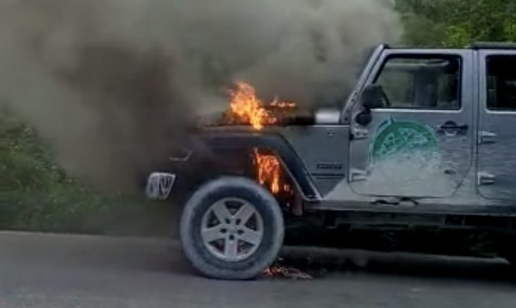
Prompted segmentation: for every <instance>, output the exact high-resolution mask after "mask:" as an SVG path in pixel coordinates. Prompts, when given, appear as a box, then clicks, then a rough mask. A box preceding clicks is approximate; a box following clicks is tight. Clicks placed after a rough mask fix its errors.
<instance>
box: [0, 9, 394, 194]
mask: <svg viewBox="0 0 516 308" xmlns="http://www.w3.org/2000/svg"><path fill="white" fill-rule="evenodd" d="M399 35H400V26H399V21H398V16H397V14H396V13H395V12H394V10H393V9H392V4H389V3H388V1H381V0H312V1H310V0H259V1H258V0H216V1H213V0H3V1H1V3H0V42H2V43H1V47H0V101H1V102H3V103H5V104H7V105H8V106H9V107H10V108H11V109H13V110H14V111H16V112H17V113H19V114H20V115H21V116H22V117H23V118H24V119H25V120H27V121H28V122H29V123H31V124H32V125H34V126H35V127H36V128H37V129H38V131H39V132H40V134H41V136H42V137H43V138H45V139H46V140H47V141H48V142H50V144H51V145H52V146H53V148H54V150H55V152H56V154H57V157H58V159H59V162H60V163H61V165H62V166H63V167H65V168H66V169H67V170H68V172H69V173H70V174H71V175H74V176H79V177H82V178H84V179H86V180H88V181H90V182H91V183H94V184H96V185H97V186H98V187H101V188H107V189H114V188H116V189H126V188H133V187H134V184H135V182H134V179H135V177H137V176H139V173H140V172H142V171H145V170H147V169H148V168H150V167H151V166H152V164H153V163H155V162H156V161H158V160H159V159H162V158H164V157H166V153H167V152H168V151H169V150H170V148H171V147H172V146H173V145H174V144H177V143H179V142H180V138H181V137H182V136H183V132H184V131H185V128H186V127H187V126H188V124H189V123H191V121H193V120H194V119H195V118H196V117H197V116H199V115H201V114H204V113H211V112H218V111H222V110H224V108H226V106H227V97H226V94H227V93H226V90H227V88H228V87H230V86H231V84H232V83H233V81H235V80H244V81H247V82H249V83H251V84H253V85H254V86H256V88H257V90H258V92H259V93H260V95H262V96H264V97H273V96H279V97H280V98H285V99H292V100H295V101H296V102H298V103H299V104H300V105H301V106H304V107H308V106H313V105H316V104H325V103H334V102H336V101H337V100H338V99H340V98H341V97H342V96H343V95H345V93H346V91H347V90H348V89H349V87H350V85H351V84H352V82H353V80H354V76H355V74H356V73H357V69H358V68H359V67H358V63H359V60H361V59H360V56H361V55H362V53H363V52H364V51H365V50H366V49H368V48H370V47H371V46H373V45H375V44H377V43H379V42H384V41H389V42H392V41H395V40H397V39H398V37H399ZM0 104H1V103H0Z"/></svg>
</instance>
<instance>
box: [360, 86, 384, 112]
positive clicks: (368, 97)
mask: <svg viewBox="0 0 516 308" xmlns="http://www.w3.org/2000/svg"><path fill="white" fill-rule="evenodd" d="M360 101H361V103H362V106H363V107H364V108H365V109H366V110H371V109H374V108H381V107H383V106H384V98H383V89H382V86H380V85H377V84H371V85H369V86H367V87H366V88H365V89H364V91H362V96H361V97H360Z"/></svg>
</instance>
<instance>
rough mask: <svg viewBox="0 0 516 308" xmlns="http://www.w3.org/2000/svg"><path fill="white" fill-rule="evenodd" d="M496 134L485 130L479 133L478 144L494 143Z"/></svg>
mask: <svg viewBox="0 0 516 308" xmlns="http://www.w3.org/2000/svg"><path fill="white" fill-rule="evenodd" d="M495 142H496V134H495V133H493V132H488V131H485V130H482V131H480V133H479V135H478V144H486V143H495Z"/></svg>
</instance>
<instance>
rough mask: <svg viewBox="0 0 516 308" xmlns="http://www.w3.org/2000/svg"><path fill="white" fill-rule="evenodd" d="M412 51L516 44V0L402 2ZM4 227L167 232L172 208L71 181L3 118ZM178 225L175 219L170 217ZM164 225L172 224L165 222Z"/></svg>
mask: <svg viewBox="0 0 516 308" xmlns="http://www.w3.org/2000/svg"><path fill="white" fill-rule="evenodd" d="M396 7H397V9H398V10H399V11H400V12H401V13H402V16H403V22H404V24H405V25H406V27H405V29H406V32H405V34H404V40H405V43H406V44H408V45H412V46H447V47H462V46H465V45H467V44H469V43H470V42H473V41H488V40H489V41H512V40H516V1H507V0H396ZM0 175H1V176H0V187H1V188H2V189H1V192H0V228H1V229H22V230H38V231H52V232H62V231H67V232H81V233H109V234H113V233H120V234H127V233H137V234H142V233H143V234H145V233H149V234H155V233H165V232H168V230H167V229H166V227H165V228H158V227H156V226H157V225H158V224H159V223H158V222H160V221H161V222H164V221H165V220H167V219H168V218H167V216H166V215H163V213H164V211H167V209H166V208H165V207H166V205H160V204H148V203H146V202H145V201H144V200H141V199H140V198H137V197H132V196H131V197H127V196H125V197H124V196H117V195H105V194H101V193H99V192H96V191H94V190H93V189H91V188H89V187H87V186H85V185H83V184H81V183H80V181H77V180H75V179H72V178H70V177H68V176H67V175H66V174H65V172H64V171H63V170H62V169H61V168H60V167H59V165H58V164H57V163H56V160H55V159H54V157H53V155H52V151H51V149H50V148H49V147H48V146H47V145H46V144H45V143H44V142H43V141H42V140H41V138H39V136H38V134H37V132H36V131H35V130H34V129H33V128H32V127H30V126H28V125H27V124H25V123H23V121H21V120H20V119H19V118H17V117H16V116H15V115H13V114H11V113H9V112H8V111H7V110H1V111H0ZM170 220H172V218H170ZM163 225H165V226H166V225H167V224H166V223H163Z"/></svg>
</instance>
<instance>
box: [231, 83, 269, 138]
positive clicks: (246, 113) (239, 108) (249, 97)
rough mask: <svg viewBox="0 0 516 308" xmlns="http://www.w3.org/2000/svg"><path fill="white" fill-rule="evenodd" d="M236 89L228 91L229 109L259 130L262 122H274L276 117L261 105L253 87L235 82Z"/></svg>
mask: <svg viewBox="0 0 516 308" xmlns="http://www.w3.org/2000/svg"><path fill="white" fill-rule="evenodd" d="M236 85H237V88H238V89H237V90H236V91H230V92H229V94H230V96H231V105H230V108H231V111H232V112H233V113H234V114H235V115H237V116H238V117H240V118H242V120H244V121H247V122H249V124H251V125H252V126H253V127H254V128H255V129H257V130H260V129H262V128H263V125H264V124H274V123H276V121H277V119H276V118H275V117H274V116H273V115H272V114H271V112H269V111H267V110H266V109H265V108H264V107H263V102H262V101H261V100H260V99H259V98H257V97H256V91H255V89H254V88H253V87H252V86H251V85H249V84H247V83H244V82H237V83H236Z"/></svg>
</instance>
